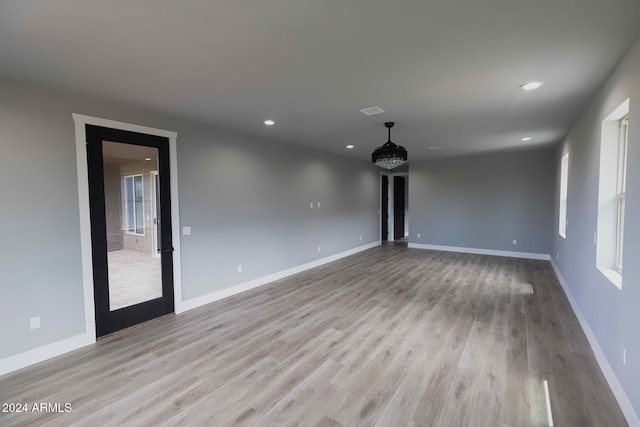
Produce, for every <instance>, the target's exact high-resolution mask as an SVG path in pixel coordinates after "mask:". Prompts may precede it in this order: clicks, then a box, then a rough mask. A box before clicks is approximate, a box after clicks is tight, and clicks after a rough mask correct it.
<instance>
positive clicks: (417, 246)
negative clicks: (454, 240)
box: [408, 243, 551, 261]
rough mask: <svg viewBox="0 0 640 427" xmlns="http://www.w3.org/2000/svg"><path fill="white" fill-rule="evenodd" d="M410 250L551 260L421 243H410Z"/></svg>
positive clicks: (507, 252) (530, 254) (538, 256)
mask: <svg viewBox="0 0 640 427" xmlns="http://www.w3.org/2000/svg"><path fill="white" fill-rule="evenodd" d="M408 247H409V248H413V249H429V250H432V251H445V252H462V253H466V254H480V255H495V256H506V257H511V258H527V259H540V260H545V261H548V260H550V259H551V256H550V255H549V254H537V253H533V252H513V251H496V250H494V249H479V248H462V247H458V246H441V245H425V244H421V243H409V245H408Z"/></svg>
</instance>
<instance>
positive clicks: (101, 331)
mask: <svg viewBox="0 0 640 427" xmlns="http://www.w3.org/2000/svg"><path fill="white" fill-rule="evenodd" d="M86 133H87V162H88V170H89V202H90V215H91V240H92V255H93V282H94V298H95V313H96V315H95V317H96V335H97V336H98V337H102V336H104V335H107V334H110V333H113V332H116V331H119V330H122V329H125V328H128V327H131V326H134V325H137V324H140V323H143V322H146V321H149V320H151V319H154V318H157V317H160V316H163V315H165V314H168V313H172V312H173V310H174V300H173V298H174V297H173V246H172V240H171V193H170V187H169V182H170V177H169V172H170V171H169V140H168V139H167V138H164V137H159V136H154V135H146V134H141V133H136V132H129V131H123V130H118V129H110V128H104V127H100V126H92V125H87V126H86ZM155 171H157V174H154V173H152V172H155ZM156 176H157V179H156ZM154 181H155V182H154ZM154 205H155V206H154ZM155 233H157V238H154V234H155ZM154 241H156V242H154ZM154 245H157V246H159V247H160V256H159V257H158V256H154V255H156V254H157V252H158V251H157V249H155V248H154Z"/></svg>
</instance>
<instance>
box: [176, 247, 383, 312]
mask: <svg viewBox="0 0 640 427" xmlns="http://www.w3.org/2000/svg"><path fill="white" fill-rule="evenodd" d="M380 244H381V242H380V241H377V242H373V243H369V244H366V245H363V246H358V247H356V248H353V249H349V250H347V251H344V252H340V253H337V254H334V255H331V256H328V257H325V258H320V259H317V260H315V261H311V262H308V263H306V264H302V265H298V266H296V267H292V268H289V269H287V270H283V271H279V272H277V273H273V274H269V275H267V276H262V277H258V278H256V279H253V280H249V281H248V282H244V283H240V284H237V285H234V286H231V287H228V288H224V289H221V290H219V291H215V292H211V293H209V294H206V295H202V296H200V297H196V298H192V299H190V300H187V301H184V302H183V303H182V307H181V308H182V310H183V311H186V310H191V309H194V308H197V307H201V306H203V305H206V304H209V303H212V302H214V301H218V300H221V299H223V298H227V297H230V296H231V295H235V294H239V293H240V292H244V291H248V290H249V289H253V288H257V287H259V286H262V285H266V284H267V283H271V282H274V281H276V280H280V279H284V278H285V277H288V276H291V275H293V274H297V273H302V272H303V271H306V270H309V269H311V268H315V267H319V266H321V265H323V264H327V263H329V262H333V261H337V260H339V259H341V258H344V257H347V256H349V255H353V254H356V253H358V252H362V251H366V250H367V249H371V248H374V247H376V246H380ZM176 313H177V311H176Z"/></svg>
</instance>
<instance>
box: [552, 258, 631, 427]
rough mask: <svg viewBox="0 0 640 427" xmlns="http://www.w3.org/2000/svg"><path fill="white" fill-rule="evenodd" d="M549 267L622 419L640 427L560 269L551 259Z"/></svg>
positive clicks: (627, 398) (629, 402)
mask: <svg viewBox="0 0 640 427" xmlns="http://www.w3.org/2000/svg"><path fill="white" fill-rule="evenodd" d="M551 265H552V266H553V271H554V272H555V273H556V277H557V278H558V281H559V282H560V285H561V286H562V290H563V291H564V293H565V295H566V296H567V298H568V299H569V303H570V304H571V308H572V309H573V312H574V313H575V315H576V317H577V318H578V322H580V326H582V330H583V331H584V334H585V335H586V336H587V341H589V344H590V345H591V349H592V350H593V354H594V355H595V356H596V360H597V361H598V365H600V369H601V370H602V373H603V374H604V377H605V378H606V379H607V382H608V383H609V387H610V388H611V391H612V392H613V395H614V396H615V398H616V400H617V401H618V405H620V409H621V410H622V413H623V414H624V417H625V418H626V419H627V423H628V424H629V427H640V419H639V418H638V414H636V411H635V410H634V409H633V405H631V401H630V400H629V397H628V396H627V393H625V391H624V389H623V388H622V385H621V384H620V381H618V377H617V376H616V374H615V372H613V369H612V368H611V365H609V361H608V360H607V358H606V357H605V355H604V353H603V352H602V348H600V344H599V343H598V340H597V339H596V336H595V335H594V334H593V331H592V330H591V328H590V327H589V323H588V322H587V319H585V317H584V316H583V315H582V311H580V307H579V306H578V303H577V301H576V300H575V298H573V294H572V293H571V289H570V288H569V286H568V285H567V282H566V281H565V280H564V277H562V273H560V269H559V268H558V266H557V265H556V263H555V262H554V261H553V259H552V260H551Z"/></svg>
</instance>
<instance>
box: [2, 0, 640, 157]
mask: <svg viewBox="0 0 640 427" xmlns="http://www.w3.org/2000/svg"><path fill="white" fill-rule="evenodd" d="M638 17H640V1H638V0H535V1H534V0H422V1H421V0H414V1H411V0H395V1H390V0H388V1H379V0H346V1H345V0H328V1H301V0H260V1H251V0H218V1H206V0H182V1H174V0H155V1H151V0H146V1H143V0H110V1H102V2H99V1H86V0H56V1H39V0H3V1H1V2H0V74H2V75H5V76H6V77H10V78H14V79H20V80H24V81H33V82H36V83H41V84H45V85H48V86H54V87H59V88H62V89H67V90H73V91H78V92H84V93H88V94H93V95H97V96H101V97H105V98H111V99H117V100H121V101H125V102H129V103H133V104H136V105H140V106H145V107H149V108H152V109H154V110H159V111H164V112H170V113H173V114H177V115H181V116H187V117H191V118H193V119H196V120H200V121H205V122H207V123H211V124H213V125H216V126H221V127H224V128H228V129H236V130H239V131H241V132H247V133H250V134H255V135H260V136H264V137H266V138H270V139H271V138H273V139H279V140H285V141H289V142H293V143H296V144H302V145H310V146H315V147H319V148H322V149H326V150H331V151H336V152H340V153H344V154H345V155H349V156H357V157H359V158H362V159H363V160H370V153H371V151H372V150H373V149H374V148H375V147H376V146H378V145H382V144H383V143H384V142H385V141H386V129H385V128H384V126H383V123H384V122H385V121H395V122H396V127H395V128H394V129H393V131H392V140H393V141H394V142H396V143H397V144H401V145H403V146H405V147H406V148H407V150H408V151H409V160H410V161H411V160H417V159H424V158H428V157H430V156H435V155H438V156H443V155H458V154H463V153H472V152H479V151H487V150H496V149H507V148H515V147H522V146H535V145H542V144H553V143H556V142H558V141H559V140H560V139H561V137H562V136H563V135H564V134H565V133H566V131H567V130H568V128H569V126H570V125H571V124H572V123H573V121H574V120H575V119H576V117H577V116H578V114H579V113H580V112H581V111H582V109H583V108H584V106H585V104H586V102H587V101H588V100H589V99H590V98H591V97H592V96H593V95H594V91H595V90H596V89H597V88H598V86H599V85H600V84H601V83H602V82H603V79H604V78H605V77H606V76H607V74H608V73H610V72H611V70H612V69H613V67H614V66H615V65H616V63H617V61H619V60H620V58H621V56H622V55H623V54H624V52H625V51H626V50H627V49H628V48H629V47H630V45H631V43H632V42H633V41H634V40H635V39H636V38H637V37H638V35H639V34H640V25H638ZM529 80H542V81H544V83H545V84H544V86H543V87H542V88H541V89H539V90H537V91H533V92H524V91H522V90H520V89H518V85H520V84H521V83H523V82H525V81H529ZM372 106H379V107H381V108H382V109H384V110H385V111H386V112H385V113H384V114H380V115H375V116H365V115H363V114H362V113H360V111H359V110H360V109H363V108H366V107H372ZM80 113H81V112H80ZM268 118H269V119H273V120H275V121H276V125H275V126H272V127H266V126H264V125H263V124H262V122H263V120H265V119H268ZM522 136H531V137H533V141H531V142H528V143H523V142H521V141H520V137H522ZM347 144H354V145H355V148H354V149H353V150H352V151H347V150H346V149H345V145H347ZM430 146H442V147H443V149H442V150H438V151H434V150H429V147H430Z"/></svg>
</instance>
